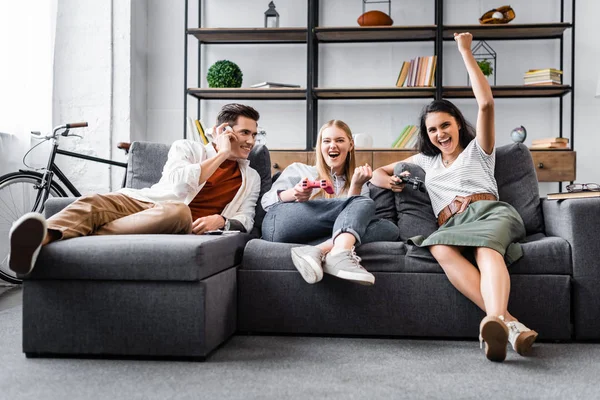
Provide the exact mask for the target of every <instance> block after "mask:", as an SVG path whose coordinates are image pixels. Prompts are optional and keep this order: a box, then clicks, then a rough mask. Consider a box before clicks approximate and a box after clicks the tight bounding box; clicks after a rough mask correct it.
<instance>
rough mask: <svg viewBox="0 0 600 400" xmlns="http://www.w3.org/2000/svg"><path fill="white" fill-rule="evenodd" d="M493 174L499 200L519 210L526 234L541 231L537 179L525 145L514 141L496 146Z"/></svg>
mask: <svg viewBox="0 0 600 400" xmlns="http://www.w3.org/2000/svg"><path fill="white" fill-rule="evenodd" d="M494 175H495V177H496V182H497V183H498V194H499V196H500V200H502V201H505V202H507V203H509V204H510V205H512V206H513V207H514V208H515V209H516V210H517V211H518V212H519V214H520V215H521V218H523V222H524V223H525V230H526V231H527V234H528V235H532V234H534V233H539V232H544V218H543V215H542V205H541V203H540V194H539V186H538V180H537V175H536V173H535V167H534V165H533V159H532V157H531V153H530V152H529V149H528V148H527V146H525V145H523V144H522V143H517V144H510V145H506V146H500V147H498V148H497V149H496V171H495V173H494Z"/></svg>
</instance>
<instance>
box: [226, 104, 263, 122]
mask: <svg viewBox="0 0 600 400" xmlns="http://www.w3.org/2000/svg"><path fill="white" fill-rule="evenodd" d="M240 115H241V116H243V117H246V118H250V119H253V120H254V121H258V119H259V118H260V114H259V113H258V111H256V110H255V109H254V108H252V107H250V106H246V105H244V104H237V103H230V104H225V105H224V106H223V108H221V111H219V115H217V125H221V124H222V123H225V122H227V123H228V124H229V125H234V124H235V123H236V122H237V119H238V117H239V116H240Z"/></svg>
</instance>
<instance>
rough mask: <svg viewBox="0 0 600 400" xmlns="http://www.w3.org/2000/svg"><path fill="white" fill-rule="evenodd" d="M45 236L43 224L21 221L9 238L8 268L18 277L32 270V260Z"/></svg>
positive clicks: (33, 221) (31, 220)
mask: <svg viewBox="0 0 600 400" xmlns="http://www.w3.org/2000/svg"><path fill="white" fill-rule="evenodd" d="M44 235H45V227H44V224H43V223H42V222H41V221H39V220H37V219H29V220H26V221H23V222H22V223H21V224H20V225H19V226H18V227H17V228H15V230H14V231H13V232H12V235H11V237H10V248H11V252H10V261H9V268H10V269H11V270H13V271H14V272H16V273H17V274H20V275H27V274H28V273H30V272H31V270H32V269H33V265H32V260H33V255H34V254H35V252H36V250H37V249H38V247H39V246H40V245H41V244H42V242H43V240H44Z"/></svg>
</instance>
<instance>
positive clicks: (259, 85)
mask: <svg viewBox="0 0 600 400" xmlns="http://www.w3.org/2000/svg"><path fill="white" fill-rule="evenodd" d="M250 87H251V88H255V89H256V88H261V89H263V88H299V87H300V85H292V84H289V83H276V82H261V83H256V84H254V85H252V86H250Z"/></svg>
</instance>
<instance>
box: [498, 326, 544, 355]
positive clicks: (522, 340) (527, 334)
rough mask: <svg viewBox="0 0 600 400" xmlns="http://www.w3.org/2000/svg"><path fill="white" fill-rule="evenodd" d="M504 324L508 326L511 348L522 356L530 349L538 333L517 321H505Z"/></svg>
mask: <svg viewBox="0 0 600 400" xmlns="http://www.w3.org/2000/svg"><path fill="white" fill-rule="evenodd" d="M505 324H506V326H507V327H508V341H509V342H510V344H511V345H512V348H513V350H514V351H516V352H517V353H519V354H520V355H522V356H523V355H525V354H526V353H527V352H528V351H529V350H531V347H532V346H533V342H535V339H537V337H538V333H537V332H536V331H532V330H531V329H529V328H528V327H526V326H525V325H523V324H522V323H520V322H518V321H510V322H505Z"/></svg>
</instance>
